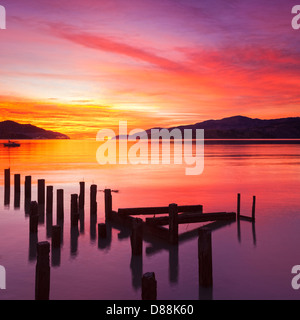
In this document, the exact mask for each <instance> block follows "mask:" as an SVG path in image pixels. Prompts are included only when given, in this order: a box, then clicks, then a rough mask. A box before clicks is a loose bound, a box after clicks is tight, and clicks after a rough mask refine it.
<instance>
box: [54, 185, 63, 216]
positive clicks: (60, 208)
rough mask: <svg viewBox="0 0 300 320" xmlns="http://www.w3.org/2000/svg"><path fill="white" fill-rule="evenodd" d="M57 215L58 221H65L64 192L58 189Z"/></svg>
mask: <svg viewBox="0 0 300 320" xmlns="http://www.w3.org/2000/svg"><path fill="white" fill-rule="evenodd" d="M56 198H57V200H56V215H57V221H63V220H64V190H63V189H58V190H57V191H56Z"/></svg>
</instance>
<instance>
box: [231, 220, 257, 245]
mask: <svg viewBox="0 0 300 320" xmlns="http://www.w3.org/2000/svg"><path fill="white" fill-rule="evenodd" d="M241 220H242V219H241ZM241 220H240V219H237V222H236V224H237V239H238V242H239V243H241V242H242V236H241ZM243 222H244V223H245V224H248V223H251V232H252V240H253V245H254V247H256V245H257V240H256V227H255V221H248V220H244V221H243Z"/></svg>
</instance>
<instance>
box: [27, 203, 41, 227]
mask: <svg viewBox="0 0 300 320" xmlns="http://www.w3.org/2000/svg"><path fill="white" fill-rule="evenodd" d="M38 210H39V207H38V203H37V202H36V201H32V202H31V203H30V215H29V231H30V233H37V232H38V222H39V213H38V212H39V211H38Z"/></svg>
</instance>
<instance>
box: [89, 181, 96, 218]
mask: <svg viewBox="0 0 300 320" xmlns="http://www.w3.org/2000/svg"><path fill="white" fill-rule="evenodd" d="M90 209H91V215H97V185H95V184H92V185H91V187H90Z"/></svg>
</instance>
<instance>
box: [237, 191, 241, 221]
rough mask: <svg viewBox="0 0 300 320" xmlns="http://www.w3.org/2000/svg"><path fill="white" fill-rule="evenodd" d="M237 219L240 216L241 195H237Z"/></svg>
mask: <svg viewBox="0 0 300 320" xmlns="http://www.w3.org/2000/svg"><path fill="white" fill-rule="evenodd" d="M236 213H237V218H238V219H240V215H241V194H240V193H238V194H237V210H236Z"/></svg>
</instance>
